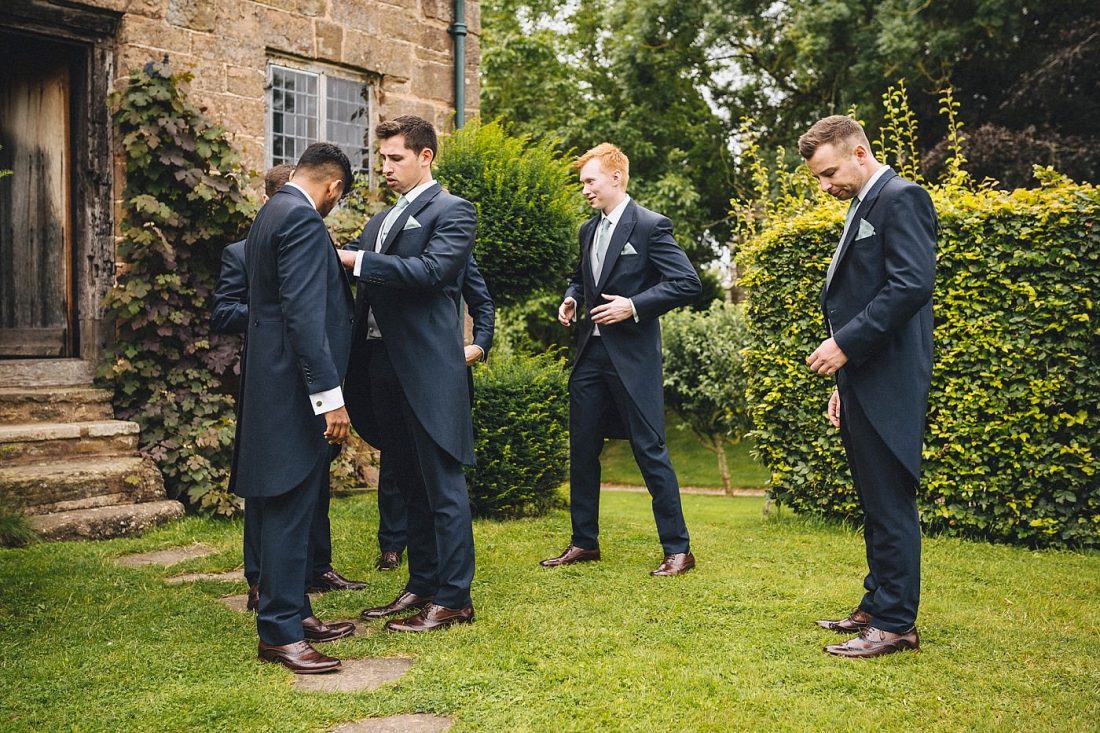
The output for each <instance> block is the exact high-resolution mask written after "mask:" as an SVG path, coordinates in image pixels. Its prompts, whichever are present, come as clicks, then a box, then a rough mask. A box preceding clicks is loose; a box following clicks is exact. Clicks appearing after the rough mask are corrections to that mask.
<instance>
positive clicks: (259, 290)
mask: <svg viewBox="0 0 1100 733" xmlns="http://www.w3.org/2000/svg"><path fill="white" fill-rule="evenodd" d="M245 262H246V271H247V273H248V298H249V303H248V311H249V314H248V332H247V337H246V338H245V357H244V359H243V361H242V363H243V369H242V372H241V401H240V406H239V410H240V415H239V419H238V423H237V441H236V445H235V447H234V466H235V469H236V476H235V481H234V486H233V490H234V491H235V492H236V493H237V494H238V495H240V496H244V497H259V496H263V497H270V496H278V495H280V494H283V493H285V492H287V491H289V490H291V489H293V488H295V487H296V486H298V485H299V484H301V483H302V481H304V480H305V478H306V477H307V475H308V474H309V472H310V471H311V470H313V469H314V467H316V465H317V461H319V460H322V459H324V458H326V457H327V458H331V457H332V455H333V451H332V448H331V447H330V446H329V445H328V443H327V442H326V441H325V439H324V435H323V433H324V430H325V418H324V416H323V415H315V414H314V413H313V407H312V406H311V405H310V395H311V394H316V393H318V392H325V391H327V390H331V389H334V388H336V387H339V386H340V385H341V383H342V382H343V381H344V375H345V373H346V371H347V364H348V355H349V353H350V351H351V336H352V329H353V325H354V319H353V316H352V297H351V290H350V288H349V287H348V281H347V277H346V276H345V275H344V269H343V267H341V266H340V260H339V258H338V257H337V255H336V251H335V249H334V247H333V246H332V239H331V238H330V237H329V234H328V230H326V229H325V223H324V221H323V220H322V219H321V215H320V214H319V213H318V212H317V210H316V209H314V208H313V206H311V205H310V203H309V201H308V200H307V199H306V197H305V195H303V194H302V192H301V191H298V190H297V189H295V188H292V187H284V188H283V189H280V190H279V191H278V192H276V193H275V195H274V196H272V197H271V199H270V200H269V201H268V202H267V203H266V204H265V205H264V207H263V208H262V209H260V213H259V214H258V215H257V216H256V221H255V222H253V224H252V228H251V230H249V232H248V239H247V240H246V244H245Z"/></svg>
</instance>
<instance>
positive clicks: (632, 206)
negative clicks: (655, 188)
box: [595, 201, 638, 295]
mask: <svg viewBox="0 0 1100 733" xmlns="http://www.w3.org/2000/svg"><path fill="white" fill-rule="evenodd" d="M637 207H638V204H636V203H634V201H631V202H630V203H629V204H627V205H626V208H625V209H624V210H623V215H622V217H621V218H620V219H619V223H618V224H616V225H615V231H614V232H612V234H611V243H610V244H609V245H607V254H605V255H604V257H603V267H601V268H600V279H599V281H598V282H597V283H596V290H595V293H596V295H599V294H600V293H602V292H603V286H604V285H605V284H606V283H607V278H608V276H609V275H610V274H611V271H612V270H613V269H615V262H616V260H618V259H619V255H620V254H621V253H622V251H623V247H625V246H626V242H627V240H628V239H630V235H631V233H633V231H634V223H635V221H637V215H636V214H637V212H636V209H637Z"/></svg>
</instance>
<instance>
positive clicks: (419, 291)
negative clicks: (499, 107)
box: [340, 115, 477, 632]
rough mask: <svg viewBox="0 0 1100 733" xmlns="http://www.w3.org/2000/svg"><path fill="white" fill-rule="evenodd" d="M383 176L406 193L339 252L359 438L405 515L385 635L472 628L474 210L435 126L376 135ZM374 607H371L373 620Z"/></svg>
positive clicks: (398, 122)
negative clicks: (403, 554) (463, 311)
mask: <svg viewBox="0 0 1100 733" xmlns="http://www.w3.org/2000/svg"><path fill="white" fill-rule="evenodd" d="M375 135H376V136H377V137H378V139H379V153H380V155H381V157H382V173H383V175H385V176H386V181H387V183H388V184H389V186H390V188H392V189H394V190H395V191H397V192H398V193H400V194H401V196H400V197H399V198H398V202H397V204H396V205H395V206H394V207H393V208H391V209H389V210H387V211H384V212H382V213H380V214H378V215H376V216H374V217H372V218H371V220H370V221H369V222H368V223H367V226H366V228H365V229H364V230H363V233H362V235H361V236H360V238H359V243H358V250H357V251H351V250H341V252H340V257H341V260H342V261H343V262H344V266H345V267H347V268H348V269H350V270H351V271H352V273H353V274H354V275H355V279H356V280H357V281H358V294H357V297H356V304H355V311H356V318H357V321H358V323H357V328H356V334H355V339H354V342H353V350H352V359H351V366H350V368H349V373H348V385H347V389H348V393H347V399H348V409H349V411H350V412H351V416H352V419H353V421H354V424H355V429H356V431H357V432H358V433H359V435H361V436H362V437H363V439H364V440H366V441H367V442H368V443H370V444H371V445H374V446H375V447H377V448H378V449H379V450H381V452H382V460H383V461H385V462H389V463H391V464H392V467H393V469H394V471H395V472H396V479H397V485H398V486H400V487H401V489H402V491H404V492H405V506H406V507H407V510H408V566H409V582H408V584H407V585H406V587H405V590H404V591H403V592H402V593H401V594H400V595H399V596H398V598H397V599H396V600H395V601H394V602H393V603H391V604H390V605H389V606H388V607H387V609H388V615H395V614H398V613H401V612H403V611H406V610H414V609H419V611H418V612H417V613H416V614H414V615H412V616H409V617H408V618H405V619H400V620H397V619H395V620H391V621H389V622H387V623H386V626H385V628H386V629H388V630H390V631H407V632H421V631H430V630H434V629H442V628H446V627H448V626H451V625H453V624H460V623H470V622H472V621H473V619H474V609H473V603H472V601H471V599H470V584H471V582H472V581H473V577H474V535H473V525H472V522H471V517H470V498H469V495H468V494H467V491H466V477H465V474H464V473H463V470H462V467H463V465H464V464H466V465H469V464H472V463H473V462H474V435H473V423H472V421H471V418H470V393H469V384H468V381H467V380H468V376H467V370H466V359H465V357H464V355H463V353H464V352H463V344H462V325H461V321H460V319H459V312H458V308H457V307H456V305H455V304H456V302H457V300H458V297H459V293H460V286H459V278H460V276H461V275H462V272H463V269H464V268H465V267H466V264H467V262H469V259H470V252H471V251H472V250H473V246H474V236H475V232H476V229H477V214H476V210H475V209H474V206H473V204H471V203H470V202H469V201H466V200H464V199H461V198H458V197H457V196H452V195H451V194H449V193H447V192H446V191H444V190H443V189H442V188H441V187H440V186H439V184H438V183H436V182H435V181H434V180H433V179H432V171H431V165H432V161H433V160H434V158H435V155H436V152H437V150H438V140H437V138H436V133H435V129H434V128H433V127H432V126H431V124H430V123H429V122H427V121H426V120H423V119H421V118H419V117H414V116H411V115H404V116H401V117H397V118H395V119H393V120H389V121H386V122H383V123H381V124H380V125H378V127H377V128H376V129H375ZM371 610H372V609H367V611H371Z"/></svg>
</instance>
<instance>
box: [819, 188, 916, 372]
mask: <svg viewBox="0 0 1100 733" xmlns="http://www.w3.org/2000/svg"><path fill="white" fill-rule="evenodd" d="M936 227H937V224H936V210H935V208H934V207H933V206H932V198H931V197H930V196H929V195H928V192H927V191H925V190H924V189H923V188H921V187H920V186H916V185H912V186H905V187H904V188H902V189H901V190H899V191H898V194H897V195H896V196H894V197H893V199H892V200H891V201H890V210H889V211H888V212H887V214H886V218H885V220H884V223H883V229H884V231H883V233H882V246H883V259H884V264H885V268H886V281H885V284H884V285H883V286H882V289H881V290H879V291H878V293H877V294H876V295H875V297H874V298H872V299H871V302H870V303H868V304H867V307H866V308H864V309H863V311H862V312H861V313H860V314H859V315H857V316H856V317H855V318H853V319H852V320H851V321H849V322H848V323H846V324H844V327H843V328H840V329H839V330H837V332H836V333H835V334H833V338H834V339H835V340H836V343H837V346H839V347H840V349H841V350H842V351H843V352H844V354H845V356H847V357H848V360H849V361H850V362H852V363H853V364H855V365H856V366H858V365H859V364H860V363H862V362H863V361H865V360H866V359H867V358H868V357H869V356H870V355H871V354H872V353H874V351H875V350H876V349H878V348H879V347H881V346H882V345H883V344H884V343H886V342H887V341H889V340H890V338H891V337H892V336H893V334H894V333H895V332H896V331H897V330H898V329H899V328H900V327H901V326H903V325H904V324H905V323H906V322H908V321H909V319H911V318H912V317H913V316H914V315H916V313H917V311H919V310H920V309H921V308H922V307H923V306H924V304H925V303H927V302H928V300H929V299H930V298H931V297H932V286H933V283H934V282H935V277H936Z"/></svg>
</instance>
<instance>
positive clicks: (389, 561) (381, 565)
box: [374, 550, 401, 570]
mask: <svg viewBox="0 0 1100 733" xmlns="http://www.w3.org/2000/svg"><path fill="white" fill-rule="evenodd" d="M400 564H401V553H400V552H397V551H394V550H386V551H385V552H383V553H382V554H381V555H379V556H378V562H376V563H375V564H374V567H376V568H378V569H379V570H397V566H398V565H400Z"/></svg>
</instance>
